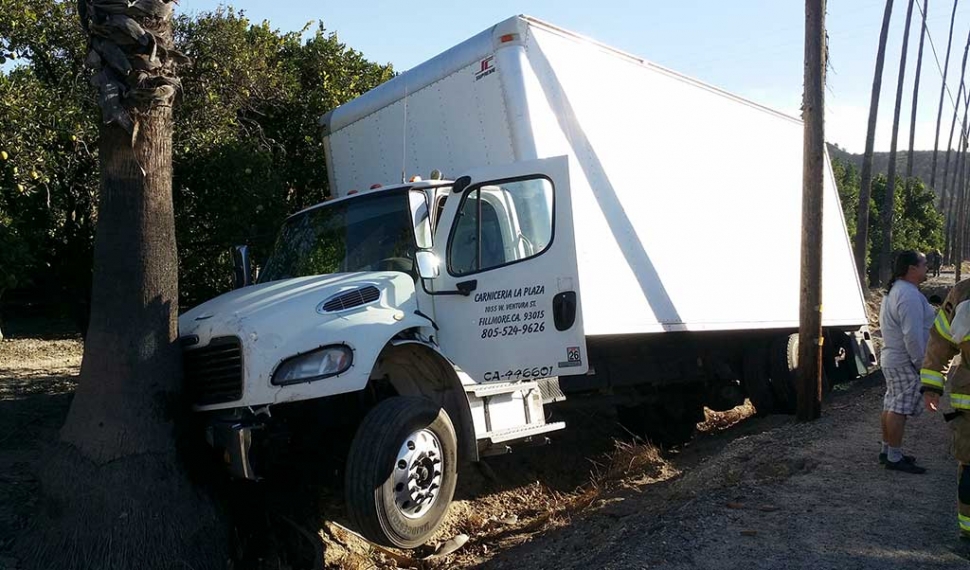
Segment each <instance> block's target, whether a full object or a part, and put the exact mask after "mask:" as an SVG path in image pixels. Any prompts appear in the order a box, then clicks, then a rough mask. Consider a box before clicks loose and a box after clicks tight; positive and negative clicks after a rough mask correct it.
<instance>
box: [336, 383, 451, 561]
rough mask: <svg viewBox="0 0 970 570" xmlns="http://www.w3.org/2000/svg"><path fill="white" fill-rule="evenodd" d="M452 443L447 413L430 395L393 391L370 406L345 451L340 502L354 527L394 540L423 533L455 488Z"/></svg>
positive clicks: (405, 542)
mask: <svg viewBox="0 0 970 570" xmlns="http://www.w3.org/2000/svg"><path fill="white" fill-rule="evenodd" d="M457 449H458V443H457V437H456V436H455V428H454V426H453V425H452V423H451V418H449V417H448V414H447V412H445V410H444V409H443V408H442V407H441V406H439V405H437V404H435V403H434V402H432V401H431V400H428V399H426V398H420V397H394V398H389V399H387V400H384V401H382V402H380V403H379V404H378V405H377V406H375V407H374V409H372V410H371V411H370V412H368V414H367V416H366V417H364V421H363V422H361V425H360V427H359V428H358V429H357V435H356V436H354V441H353V443H351V446H350V454H349V456H348V458H347V479H346V497H347V510H348V512H349V515H350V519H351V521H352V523H353V525H354V526H355V527H356V530H358V531H359V532H360V533H361V534H362V535H364V537H366V538H367V539H368V540H371V541H373V542H376V543H378V544H382V545H385V546H392V547H397V548H414V547H417V546H420V545H421V544H423V543H424V542H425V541H427V539H428V538H430V537H431V535H432V534H433V533H434V531H435V530H437V529H438V526H439V525H440V524H441V521H442V520H443V519H444V516H445V514H446V513H447V511H448V505H449V504H450V503H451V498H452V496H453V495H454V492H455V483H456V482H457V479H458V475H457V461H458V458H457Z"/></svg>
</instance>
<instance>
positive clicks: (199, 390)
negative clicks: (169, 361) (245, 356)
mask: <svg viewBox="0 0 970 570" xmlns="http://www.w3.org/2000/svg"><path fill="white" fill-rule="evenodd" d="M182 363H183V366H184V367H185V391H186V393H187V394H188V395H189V398H191V401H192V402H194V403H195V404H197V405H203V406H204V405H209V404H221V403H223V402H233V401H235V400H238V399H240V398H242V385H243V382H242V349H241V348H240V345H239V339H238V338H236V337H234V336H225V337H219V338H214V339H212V342H210V343H209V345H208V346H204V347H202V348H196V349H194V350H186V351H184V352H183V353H182Z"/></svg>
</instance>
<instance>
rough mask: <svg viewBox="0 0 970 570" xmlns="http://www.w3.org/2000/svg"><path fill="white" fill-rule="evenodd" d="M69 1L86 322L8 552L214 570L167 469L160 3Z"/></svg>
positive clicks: (168, 350) (164, 78) (165, 145)
mask: <svg viewBox="0 0 970 570" xmlns="http://www.w3.org/2000/svg"><path fill="white" fill-rule="evenodd" d="M121 5H122V8H121V9H122V10H124V13H123V14H121V13H119V8H118V2H117V1H116V0H88V1H87V2H81V3H78V6H79V8H78V10H79V16H80V19H81V23H82V25H83V26H84V28H85V30H86V31H87V32H88V34H89V35H90V39H91V43H90V45H91V46H92V48H93V49H92V53H91V55H89V57H88V61H89V62H96V69H95V71H96V72H97V73H96V75H95V77H94V80H93V83H94V84H96V85H97V86H98V87H99V89H100V99H99V102H100V103H101V108H102V115H103V119H104V120H103V122H102V124H101V129H100V135H101V139H100V145H99V149H100V164H101V195H100V206H99V210H98V222H97V236H96V238H95V246H94V275H93V282H92V286H93V289H92V299H91V301H92V302H91V321H90V325H89V329H88V335H87V339H86V342H85V344H84V359H83V362H82V365H81V376H80V379H79V383H78V387H77V390H76V393H75V396H74V400H73V402H72V403H71V407H70V411H69V412H68V416H67V420H66V422H65V423H64V426H63V428H61V433H60V435H61V438H60V445H59V446H58V447H57V448H56V449H55V450H54V451H53V453H52V454H51V456H50V459H49V463H48V464H47V466H46V467H45V470H44V472H43V474H42V476H41V483H42V488H43V492H44V494H45V500H44V502H43V504H47V505H56V509H55V508H49V509H40V510H39V512H38V514H37V516H36V517H35V518H34V519H33V521H32V526H31V527H30V528H29V529H28V532H27V533H26V537H25V538H23V539H21V541H20V542H19V543H18V552H20V553H21V554H22V555H23V558H24V561H25V562H26V566H27V567H29V568H64V569H75V568H78V569H79V568H102V569H105V570H121V569H125V568H140V569H156V568H174V567H176V566H178V567H185V568H220V567H225V565H226V560H227V550H228V549H227V538H228V532H227V531H226V528H225V523H224V519H223V517H222V515H221V514H220V512H219V510H218V509H217V508H216V506H215V503H214V502H213V501H212V500H211V499H209V498H208V497H207V496H206V495H205V493H203V492H200V490H199V489H198V488H196V487H195V485H194V484H193V482H192V481H191V480H190V479H189V477H188V475H187V472H186V470H185V468H184V467H183V466H182V464H181V462H180V461H179V457H180V453H181V452H183V451H184V446H183V445H182V444H184V442H182V441H177V438H178V437H180V433H181V432H182V431H184V427H185V426H184V421H180V420H183V419H184V418H185V413H184V410H183V407H182V406H181V405H180V384H181V352H180V348H179V345H178V339H177V336H178V330H177V314H178V258H177V254H176V246H175V220H174V215H173V210H172V103H173V100H174V96H175V91H176V89H177V87H178V85H179V82H178V78H177V77H176V76H175V71H176V66H177V64H178V63H179V62H180V61H181V60H182V59H184V56H181V55H180V54H178V53H177V52H175V51H174V50H173V43H172V25H171V14H172V8H173V3H172V2H171V0H139V1H138V2H129V3H127V4H126V3H124V2H122V3H121Z"/></svg>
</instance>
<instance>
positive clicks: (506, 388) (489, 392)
mask: <svg viewBox="0 0 970 570" xmlns="http://www.w3.org/2000/svg"><path fill="white" fill-rule="evenodd" d="M538 387H539V384H538V383H536V382H486V383H483V384H465V386H464V388H465V391H466V392H470V393H472V394H474V395H475V396H476V397H478V398H483V397H485V396H495V395H496V394H511V393H512V392H527V391H529V390H534V389H536V388H538Z"/></svg>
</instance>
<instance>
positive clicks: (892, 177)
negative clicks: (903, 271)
mask: <svg viewBox="0 0 970 570" xmlns="http://www.w3.org/2000/svg"><path fill="white" fill-rule="evenodd" d="M914 2H915V0H909V7H908V8H907V9H906V24H905V25H904V26H903V48H902V50H901V55H900V58H899V81H898V83H897V84H896V109H895V111H893V133H892V138H891V139H890V141H889V172H888V173H887V175H886V197H885V199H884V200H883V203H882V212H881V214H882V215H881V217H880V225H881V226H882V249H881V251H882V254H881V255H880V256H879V263H878V270H877V272H876V275H877V276H878V281H879V282H880V283H885V282H886V281H888V280H889V274H890V273H891V272H892V251H893V249H892V248H893V245H892V244H893V213H894V211H895V206H896V144H897V142H898V139H899V114H900V111H901V110H902V107H903V84H904V82H905V80H906V52H907V48H908V47H909V25H910V23H911V22H912V20H913V4H914Z"/></svg>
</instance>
